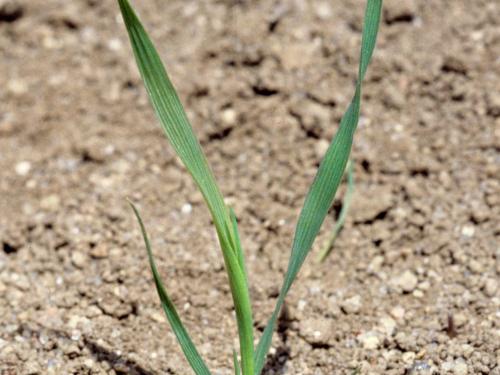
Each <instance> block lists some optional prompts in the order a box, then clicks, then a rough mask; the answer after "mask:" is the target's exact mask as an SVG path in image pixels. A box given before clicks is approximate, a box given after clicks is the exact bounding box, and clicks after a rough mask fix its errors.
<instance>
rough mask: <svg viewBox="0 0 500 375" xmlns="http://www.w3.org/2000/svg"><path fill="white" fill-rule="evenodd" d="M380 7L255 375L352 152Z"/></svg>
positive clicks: (312, 192) (374, 2) (308, 203)
mask: <svg viewBox="0 0 500 375" xmlns="http://www.w3.org/2000/svg"><path fill="white" fill-rule="evenodd" d="M381 8H382V0H367V5H366V10H365V17H364V27H363V36H362V42H361V53H360V63H359V77H358V81H357V83H356V91H355V93H354V96H353V99H352V101H351V103H350V105H349V107H348V109H347V111H346V113H345V114H344V116H343V117H342V120H341V122H340V127H339V129H338V131H337V133H336V134H335V137H334V139H333V141H332V143H331V144H330V146H329V148H328V150H327V152H326V154H325V157H324V159H323V161H322V162H321V164H320V167H319V169H318V172H317V174H316V177H315V179H314V181H313V183H312V185H311V187H310V189H309V192H308V194H307V196H306V199H305V202H304V206H303V208H302V211H301V213H300V216H299V220H298V223H297V227H296V230H295V237H294V241H293V245H292V252H291V255H290V260H289V263H288V268H287V272H286V274H285V279H284V281H283V285H282V287H281V291H280V294H279V296H278V300H277V302H276V307H275V309H274V311H273V314H272V315H271V318H270V320H269V322H268V324H267V326H266V328H265V329H264V333H263V334H262V337H261V339H260V341H259V344H258V346H257V349H256V351H255V374H256V375H259V374H260V373H261V371H262V368H263V366H264V362H265V358H266V355H267V352H268V351H269V348H270V346H271V341H272V335H273V332H274V328H275V325H276V320H277V318H278V314H279V311H280V310H281V307H282V305H283V303H284V301H285V297H286V295H287V294H288V291H289V290H290V287H291V285H292V283H293V281H294V280H295V278H296V276H297V274H298V272H299V270H300V268H301V267H302V264H303V263H304V260H305V258H306V257H307V254H308V253H309V251H310V249H311V247H312V244H313V242H314V239H315V238H316V236H317V234H318V232H319V229H320V227H321V225H322V223H323V221H324V219H325V216H326V214H327V213H328V210H329V208H330V206H331V204H332V201H333V198H334V197H335V193H336V191H337V188H338V186H339V184H340V181H341V179H342V176H343V174H344V170H345V167H346V164H347V161H348V159H349V154H350V152H351V147H352V141H353V135H354V132H355V130H356V127H357V124H358V118H359V109H360V105H361V82H362V80H363V78H364V75H365V73H366V69H367V67H368V63H369V61H370V59H371V56H372V54H373V49H374V48H375V41H376V38H377V32H378V26H379V22H380V13H381Z"/></svg>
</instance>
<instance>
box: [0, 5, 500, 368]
mask: <svg viewBox="0 0 500 375" xmlns="http://www.w3.org/2000/svg"><path fill="white" fill-rule="evenodd" d="M134 4H135V6H136V7H137V9H138V11H139V13H140V14H141V16H142V18H143V20H144V22H145V24H146V26H147V28H148V30H150V31H151V34H152V37H153V39H154V40H155V42H156V43H157V45H158V47H159V51H160V53H161V55H162V57H163V58H164V61H165V62H166V65H167V67H168V70H169V72H170V74H171V76H172V79H173V81H174V83H175V85H176V87H177V88H178V90H179V94H180V96H181V98H182V100H183V102H184V103H185V106H186V108H187V111H188V115H189V117H190V119H191V120H192V123H193V126H194V128H195V130H196V133H197V134H198V136H199V137H200V139H201V141H202V144H203V147H204V149H205V151H206V153H207V156H208V159H209V161H210V163H211V165H212V166H213V169H214V172H215V174H216V176H217V179H218V181H219V182H220V185H221V187H222V190H223V192H224V194H225V196H226V197H227V199H228V201H229V202H230V203H231V204H232V205H233V206H234V207H235V210H236V214H237V216H238V218H239V220H240V229H241V232H242V233H241V234H242V241H243V245H244V248H245V251H246V254H247V258H248V268H249V272H250V280H251V285H252V287H251V294H252V298H253V304H254V305H253V307H254V312H255V325H256V327H255V328H256V332H257V333H256V334H257V336H258V335H259V332H260V331H262V329H263V327H264V324H265V322H266V320H267V318H268V316H269V314H270V312H271V310H272V307H273V304H274V300H275V297H276V295H277V290H278V288H279V286H280V284H281V280H282V275H283V272H284V269H285V267H286V264H287V260H288V256H289V249H290V244H291V239H292V235H293V230H294V226H295V223H296V220H297V216H298V213H299V210H300V207H301V205H302V202H303V198H304V195H305V193H306V191H307V187H308V185H309V184H310V182H311V179H312V177H313V176H314V173H315V169H316V166H317V164H318V162H319V160H320V158H321V156H322V154H323V152H324V150H325V147H326V145H327V144H328V141H329V140H330V139H331V137H332V135H333V134H334V132H335V130H336V128H337V124H338V122H339V119H340V117H341V115H342V114H343V112H344V110H345V109H346V106H347V104H348V102H349V100H350V97H351V95H352V93H353V83H354V79H355V74H356V71H357V61H358V50H359V44H360V27H361V21H362V15H363V6H364V2H363V1H357V0H356V1H355V0H342V1H326V0H322V1H319V0H318V1H312V0H311V1H305V0H289V1H285V0H283V1H277V0H254V1H245V0H240V1H236V0H232V1H231V0H218V1H216V0H203V1H192V0H178V1H174V0H170V1H159V0H156V1H153V0H148V1H145V0H144V1H134ZM384 6H385V10H384V17H383V21H382V25H381V30H380V34H379V43H378V46H377V49H376V52H375V55H374V59H373V63H372V65H371V66H370V68H369V71H368V75H367V79H366V85H365V90H364V94H363V105H362V118H361V120H360V126H359V131H358V133H357V135H356V139H355V146H354V152H353V158H354V162H355V179H356V191H355V196H354V204H353V207H352V210H351V211H350V213H349V216H348V220H347V222H346V227H345V230H344V231H343V232H342V234H341V236H340V238H339V239H338V241H337V243H336V247H335V250H334V252H333V253H332V255H331V256H330V257H329V258H328V259H327V261H326V262H325V263H323V264H318V263H316V262H315V259H314V258H315V256H316V255H317V254H318V251H319V250H320V248H321V245H322V243H323V241H324V239H325V238H326V237H327V236H328V233H329V232H330V231H331V229H332V228H333V225H334V222H335V216H336V215H337V214H338V211H339V209H340V207H341V200H340V199H337V201H336V203H335V204H334V207H333V209H332V210H331V213H330V215H329V216H328V218H327V220H326V222H325V225H324V227H323V231H322V232H321V236H320V238H319V239H318V241H317V242H316V244H315V248H314V249H313V253H312V256H311V258H310V259H309V261H308V262H307V263H306V265H305V267H304V269H303V271H302V272H301V274H300V276H299V279H298V280H297V282H296V284H295V286H294V288H293V289H292V291H291V294H290V298H289V299H288V304H287V309H286V314H283V315H282V318H281V321H280V324H279V332H278V333H277V334H276V335H275V339H274V342H273V349H272V351H271V355H270V357H269V361H268V366H267V368H266V374H268V375H270V374H304V375H308V374H311V375H321V374H325V375H326V374H348V375H351V374H353V373H356V371H358V373H360V374H390V375H392V374H409V375H424V374H425V375H428V374H454V375H466V374H471V375H472V374H497V375H498V374H500V368H499V365H498V362H499V361H500V345H499V343H500V326H499V322H500V313H499V306H500V287H499V275H500V248H499V236H500V229H499V223H498V218H499V214H500V186H499V185H500V183H499V176H500V171H499V169H500V167H499V166H500V155H499V150H500V60H499V56H500V17H499V14H500V4H499V3H498V1H496V0H474V1H467V0H427V1H425V0H415V1H410V0H403V1H396V0H392V1H389V0H386V1H385V4H384ZM0 51H1V58H0V212H1V215H0V245H1V248H0V317H1V318H0V319H1V322H0V373H1V374H2V375H3V374H5V375H7V374H9V375H10V374H146V375H149V374H180V375H183V374H190V373H191V372H190V370H189V367H188V365H187V362H186V361H185V360H184V358H183V355H182V353H181V351H180V349H179V347H178V346H177V344H176V342H175V338H174V336H173V334H172V332H171V330H170V329H169V327H168V325H167V323H166V321H165V318H164V316H163V315H162V312H161V310H160V308H159V304H158V300H157V297H156V292H155V290H154V288H153V284H152V280H151V275H150V272H149V269H148V266H147V260H146V254H145V251H144V249H143V245H142V240H141V238H140V235H139V232H138V228H137V225H136V223H135V221H134V219H133V216H132V213H131V212H130V209H129V207H128V206H127V203H126V201H125V198H126V197H131V198H132V199H133V200H134V201H135V202H137V203H139V204H140V206H141V209H142V213H143V215H144V218H145V221H146V224H147V226H148V228H149V231H150V234H151V236H152V238H153V243H154V248H155V253H156V255H157V259H158V263H159V267H160V270H161V272H162V274H163V275H164V277H165V281H166V283H167V285H168V288H169V290H170V291H171V293H172V296H173V299H174V300H175V302H176V304H177V305H178V306H179V308H180V311H181V313H182V317H183V318H184V321H185V322H186V324H187V326H188V327H189V330H190V332H191V333H192V336H193V338H194V341H195V342H196V343H197V344H198V346H199V348H200V352H201V353H202V355H203V357H204V358H205V359H206V361H207V363H208V364H209V366H210V368H211V369H213V371H214V374H222V375H223V374H230V373H232V370H231V352H232V349H233V348H234V347H236V346H237V341H236V338H237V335H236V329H235V324H234V319H233V317H234V312H233V307H232V302H231V298H230V294H229V288H228V286H227V280H226V276H225V272H224V269H223V262H222V258H221V254H220V251H219V249H218V247H217V242H216V238H215V234H214V230H213V228H212V226H211V223H210V219H209V216H208V213H207V210H206V208H205V206H204V204H203V202H202V199H201V196H200V194H199V193H198V192H197V191H196V189H195V186H194V184H193V182H192V181H191V180H190V178H189V176H188V174H187V173H186V172H185V170H184V169H183V167H182V166H181V165H180V163H179V162H178V160H177V159H176V158H175V156H174V155H173V152H172V149H171V148H170V147H169V146H168V143H167V141H166V140H165V138H164V137H163V134H162V132H161V130H160V128H159V126H158V124H157V122H156V120H155V118H154V115H153V112H152V110H151V108H150V106H149V104H148V101H147V97H146V94H145V91H144V89H143V86H142V83H141V82H140V79H139V77H138V73H137V70H136V67H135V64H134V61H133V59H132V53H131V50H130V48H129V45H128V40H127V36H126V33H125V29H124V27H123V24H122V22H121V20H120V17H119V12H118V8H117V5H116V3H115V2H114V1H111V0H106V1H96V0H85V1H84V0H78V1H64V0H47V1H40V0H30V1H28V0H1V1H0ZM344 190H345V187H342V189H341V193H342V192H343V191H344Z"/></svg>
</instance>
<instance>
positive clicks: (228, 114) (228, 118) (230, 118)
mask: <svg viewBox="0 0 500 375" xmlns="http://www.w3.org/2000/svg"><path fill="white" fill-rule="evenodd" d="M236 117H237V115H236V111H235V110H234V109H232V108H227V109H225V110H224V111H223V112H222V121H224V123H225V124H226V125H234V123H235V122H236Z"/></svg>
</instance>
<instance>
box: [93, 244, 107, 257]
mask: <svg viewBox="0 0 500 375" xmlns="http://www.w3.org/2000/svg"><path fill="white" fill-rule="evenodd" d="M90 256H91V257H92V258H95V259H103V258H107V257H108V248H107V246H106V245H104V244H102V243H101V244H99V245H97V246H95V247H93V248H92V249H91V250H90Z"/></svg>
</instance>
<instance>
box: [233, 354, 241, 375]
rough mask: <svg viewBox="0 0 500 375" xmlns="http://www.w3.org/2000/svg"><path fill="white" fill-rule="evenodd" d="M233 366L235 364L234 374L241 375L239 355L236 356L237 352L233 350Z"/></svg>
mask: <svg viewBox="0 0 500 375" xmlns="http://www.w3.org/2000/svg"><path fill="white" fill-rule="evenodd" d="M233 364H234V374H235V375H241V370H240V363H239V362H238V355H237V354H236V350H233Z"/></svg>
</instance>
